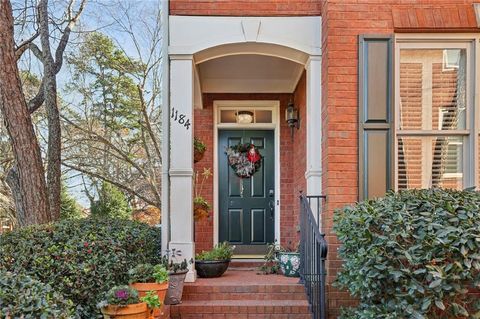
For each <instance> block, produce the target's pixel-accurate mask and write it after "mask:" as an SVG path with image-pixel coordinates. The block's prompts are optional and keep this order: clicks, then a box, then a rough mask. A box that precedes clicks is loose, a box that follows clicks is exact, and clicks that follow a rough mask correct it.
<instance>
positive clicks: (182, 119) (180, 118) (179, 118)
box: [171, 107, 190, 130]
mask: <svg viewBox="0 0 480 319" xmlns="http://www.w3.org/2000/svg"><path fill="white" fill-rule="evenodd" d="M171 117H172V119H173V120H174V121H176V122H178V124H180V125H183V126H184V127H185V128H186V129H187V130H188V129H189V128H190V119H189V118H187V116H186V115H185V114H182V113H178V110H177V109H175V108H174V107H172V116H171Z"/></svg>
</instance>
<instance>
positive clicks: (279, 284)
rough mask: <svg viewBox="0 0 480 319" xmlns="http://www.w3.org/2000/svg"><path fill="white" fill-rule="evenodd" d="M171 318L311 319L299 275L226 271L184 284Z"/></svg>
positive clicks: (172, 308) (172, 309)
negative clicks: (181, 301)
mask: <svg viewBox="0 0 480 319" xmlns="http://www.w3.org/2000/svg"><path fill="white" fill-rule="evenodd" d="M170 313H171V318H172V319H186V318H187V319H190V318H199V319H201V318H222V319H227V318H228V319H234V318H235V319H236V318H249V319H250V318H258V319H265V318H279V319H282V318H285V319H286V318H289V319H300V318H302V319H306V318H310V317H311V315H310V312H309V307H308V302H307V299H306V296H305V292H304V288H303V286H302V285H300V284H299V283H298V278H287V277H284V276H280V275H258V274H257V271H255V270H238V268H235V270H229V271H227V272H226V273H225V274H224V275H223V276H222V277H220V278H211V279H203V278H199V279H198V280H197V282H195V283H189V284H186V285H185V289H184V293H183V303H182V304H180V305H177V306H172V307H171V308H170Z"/></svg>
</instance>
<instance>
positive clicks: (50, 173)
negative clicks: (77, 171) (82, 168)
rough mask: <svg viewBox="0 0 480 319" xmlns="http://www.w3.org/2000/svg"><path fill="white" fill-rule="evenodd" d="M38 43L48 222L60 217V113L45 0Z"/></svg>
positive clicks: (42, 6)
mask: <svg viewBox="0 0 480 319" xmlns="http://www.w3.org/2000/svg"><path fill="white" fill-rule="evenodd" d="M38 20H39V26H40V28H39V30H40V41H41V45H42V53H43V73H44V74H43V76H44V83H45V85H44V87H43V90H44V97H45V109H46V111H47V123H48V151H47V188H48V199H49V207H50V215H51V218H52V220H58V219H59V218H60V192H61V175H62V168H61V154H62V153H61V149H62V143H61V136H62V130H61V127H60V113H59V110H58V105H57V71H56V67H55V60H54V59H53V56H52V53H51V50H50V39H49V38H50V31H49V29H50V28H49V25H48V23H49V21H48V0H41V1H40V3H39V5H38Z"/></svg>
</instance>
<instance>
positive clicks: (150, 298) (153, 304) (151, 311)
mask: <svg viewBox="0 0 480 319" xmlns="http://www.w3.org/2000/svg"><path fill="white" fill-rule="evenodd" d="M140 300H141V301H143V302H144V303H146V304H147V307H148V316H149V317H148V319H154V318H155V312H156V311H157V310H159V309H160V308H161V307H162V302H161V301H160V299H159V298H158V295H157V294H156V293H155V291H148V292H147V294H146V295H145V296H144V297H141V298H140Z"/></svg>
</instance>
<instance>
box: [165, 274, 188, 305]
mask: <svg viewBox="0 0 480 319" xmlns="http://www.w3.org/2000/svg"><path fill="white" fill-rule="evenodd" d="M187 272H188V270H184V271H179V272H175V273H174V272H172V273H170V274H169V280H168V292H167V296H166V297H165V304H166V305H178V304H179V303H181V302H182V295H183V286H184V283H185V277H186V276H187Z"/></svg>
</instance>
